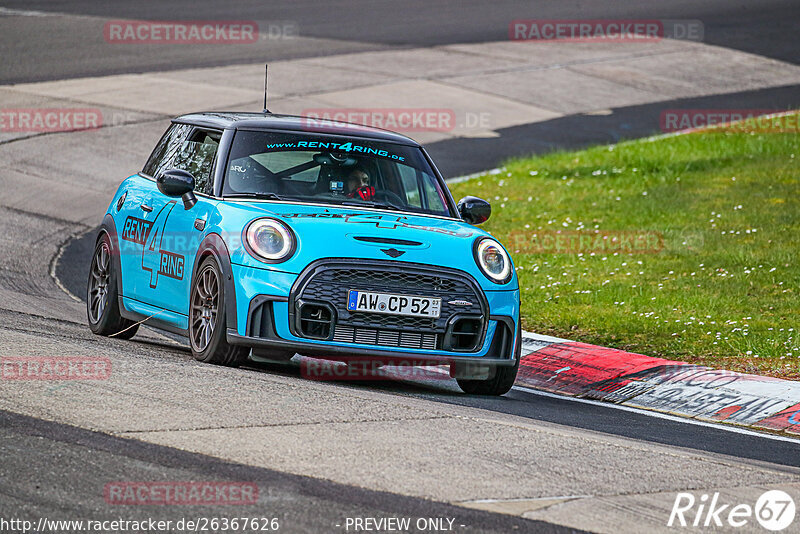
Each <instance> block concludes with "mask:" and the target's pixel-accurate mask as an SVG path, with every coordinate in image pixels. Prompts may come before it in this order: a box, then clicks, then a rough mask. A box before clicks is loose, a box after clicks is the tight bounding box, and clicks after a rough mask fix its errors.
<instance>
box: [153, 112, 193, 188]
mask: <svg viewBox="0 0 800 534" xmlns="http://www.w3.org/2000/svg"><path fill="white" fill-rule="evenodd" d="M191 129H192V127H191V126H189V125H188V124H172V125H170V127H169V128H167V131H166V132H165V133H164V135H163V137H161V140H160V141H159V142H158V144H157V145H156V148H155V150H153V153H152V154H150V159H148V160H147V163H146V164H145V166H144V169H142V172H143V173H144V174H147V175H149V176H152V177H153V178H156V177H157V176H158V175H159V174H161V173H162V172H164V171H166V170H168V169H171V168H172V167H173V165H172V162H173V161H174V160H175V155H176V154H177V152H178V151H179V150H180V148H181V146H182V145H183V142H184V140H185V139H186V136H187V135H189V132H190V131H191Z"/></svg>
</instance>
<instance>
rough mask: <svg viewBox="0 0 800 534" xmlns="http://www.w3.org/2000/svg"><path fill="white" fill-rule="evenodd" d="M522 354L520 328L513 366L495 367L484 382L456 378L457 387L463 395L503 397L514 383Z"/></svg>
mask: <svg viewBox="0 0 800 534" xmlns="http://www.w3.org/2000/svg"><path fill="white" fill-rule="evenodd" d="M520 354H522V329H521V328H520V330H519V332H518V333H517V349H516V354H515V355H514V357H515V358H514V359H515V360H516V361H515V362H514V365H513V366H512V365H509V366H504V367H499V366H498V367H495V368H494V369H493V371H494V373H491V372H490V373H489V375H490V376H489V378H487V379H485V380H472V379H466V378H458V379H456V381H457V382H458V386H459V387H460V388H461V390H462V391H463V392H464V393H469V394H470V395H495V396H497V395H504V394H506V393H508V392H509V390H510V389H511V386H513V385H514V381H515V380H516V379H517V370H519V357H520Z"/></svg>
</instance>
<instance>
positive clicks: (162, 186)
mask: <svg viewBox="0 0 800 534" xmlns="http://www.w3.org/2000/svg"><path fill="white" fill-rule="evenodd" d="M156 184H157V185H158V190H159V191H161V192H162V193H164V194H165V195H167V196H168V197H181V198H182V200H183V208H184V209H187V210H188V209H191V208H192V206H194V205H195V204H197V197H195V196H194V185H195V184H194V176H192V173H190V172H186V171H184V170H181V169H170V170H168V171H165V172H163V173H161V175H160V176H159V177H158V178H156Z"/></svg>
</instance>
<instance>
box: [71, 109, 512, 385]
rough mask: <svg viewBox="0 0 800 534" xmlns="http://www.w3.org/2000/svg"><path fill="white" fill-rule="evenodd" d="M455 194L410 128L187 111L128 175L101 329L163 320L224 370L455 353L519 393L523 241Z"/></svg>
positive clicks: (112, 213) (106, 241)
mask: <svg viewBox="0 0 800 534" xmlns="http://www.w3.org/2000/svg"><path fill="white" fill-rule="evenodd" d="M490 212H491V208H490V206H489V204H488V203H487V202H486V201H484V200H481V199H478V198H475V197H466V198H463V199H461V201H459V202H458V204H456V203H455V202H454V200H453V198H452V196H451V195H450V192H449V191H448V189H447V187H446V185H445V183H444V180H443V179H442V176H441V175H440V174H439V172H438V171H437V169H436V167H435V166H434V165H433V162H432V161H431V159H430V157H429V156H428V154H427V153H426V151H425V150H424V149H423V148H422V147H421V146H420V145H419V144H418V143H416V142H415V141H413V140H411V139H409V138H408V137H405V136H403V135H399V134H396V133H393V132H389V131H385V130H380V129H375V128H368V127H365V126H358V125H353V124H347V123H337V122H312V119H307V118H303V117H293V116H282V115H274V114H271V113H268V112H265V113H197V114H190V115H184V116H181V117H178V118H176V119H174V120H173V121H172V124H171V126H170V127H169V129H168V130H167V131H166V133H165V134H164V136H163V137H162V138H161V140H160V141H159V142H158V144H157V145H156V147H155V149H154V150H153V153H152V154H151V155H150V158H149V159H148V160H147V163H146V164H145V166H144V169H142V171H141V172H139V173H137V174H134V175H133V176H130V177H128V178H127V179H125V180H124V181H123V182H122V184H121V185H120V186H119V189H118V190H117V193H116V195H115V196H114V199H113V200H112V201H111V204H110V206H109V208H108V211H107V213H106V215H105V217H104V219H103V222H102V225H101V227H100V230H99V233H98V236H97V244H96V247H95V250H94V255H93V257H92V262H91V265H90V273H89V283H88V288H87V291H88V298H87V311H88V321H89V326H90V327H91V329H92V331H93V332H94V333H96V334H100V335H106V336H110V335H114V336H117V337H121V338H126V339H127V338H130V337H131V336H133V335H134V334H135V333H136V329H137V328H138V326H139V324H141V323H146V324H149V325H152V326H155V327H158V328H162V329H165V330H168V331H171V332H175V333H180V334H182V335H185V336H187V337H188V338H189V343H190V345H191V350H192V354H193V355H194V357H195V358H196V359H197V360H200V361H203V362H210V363H216V364H222V365H232V366H235V365H239V364H242V363H244V362H246V361H247V360H248V359H249V358H251V359H253V360H254V361H260V360H264V359H266V360H276V359H290V358H292V357H293V356H294V355H295V354H296V353H299V354H302V355H306V356H311V357H316V358H322V359H326V360H339V361H352V360H361V361H365V360H366V361H369V362H371V363H378V365H383V364H386V365H440V364H449V365H450V375H451V376H452V377H454V378H456V380H457V381H458V384H459V385H460V387H461V388H462V389H463V390H464V391H465V392H467V393H472V394H485V395H502V394H503V393H506V392H507V391H508V390H509V389H510V388H511V386H512V385H513V383H514V379H515V377H516V374H517V369H518V367H519V356H520V346H521V337H520V333H521V329H520V324H519V286H518V284H517V277H516V274H515V272H514V266H513V264H512V262H511V258H510V257H509V255H508V253H507V252H506V250H505V249H504V248H503V246H502V245H501V244H500V243H498V242H497V241H496V240H495V239H493V238H492V236H491V235H489V234H488V233H486V232H485V231H482V230H480V229H478V228H477V227H476V226H475V225H478V224H480V223H482V222H484V221H485V220H486V219H487V218H488V217H489V214H490Z"/></svg>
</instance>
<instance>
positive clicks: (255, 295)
mask: <svg viewBox="0 0 800 534" xmlns="http://www.w3.org/2000/svg"><path fill="white" fill-rule="evenodd" d="M328 261H329V262H330V261H332V260H328ZM391 266H392V267H393V268H394V269H401V268H402V266H401V265H399V263H392V264H391ZM311 267H312V266H310V267H309V269H311ZM412 267H413V266H412ZM233 268H234V273H233V275H234V277H233V279H234V283H235V285H236V303H237V306H236V307H237V319H238V320H237V321H236V324H235V325H232V324H229V328H228V331H227V339H228V342H229V343H231V344H234V345H241V346H248V347H252V348H262V349H267V350H272V351H292V352H297V353H300V354H303V355H308V356H318V357H322V358H325V359H333V360H351V359H361V360H363V359H369V360H373V361H374V360H380V361H385V362H386V363H391V362H395V363H398V362H399V363H403V362H405V363H410V362H415V363H413V365H425V363H421V362H429V363H430V364H441V363H460V362H465V363H467V362H469V363H474V364H485V365H491V366H506V365H507V366H513V365H514V364H515V363H516V354H517V353H518V347H517V343H518V341H517V339H518V334H519V291H518V290H516V289H515V290H500V291H497V290H483V289H480V288H479V287H477V284H475V282H474V281H471V283H472V284H475V286H476V289H477V291H478V292H479V295H477V296H478V297H479V298H480V300H481V308H482V309H481V310H479V312H480V313H482V314H483V315H482V317H483V324H484V328H483V332H482V333H481V337H480V343H479V344H478V345H477V346H475V347H474V348H473V349H470V350H468V351H464V350H460V351H455V350H446V349H449V346H448V345H447V344H445V343H442V342H441V341H442V340H443V339H445V336H440V338H439V339H440V342H439V343H438V344H437V346H436V348H435V349H432V348H430V347H426V348H421V347H420V348H411V347H409V346H408V345H407V346H387V344H385V343H382V344H377V343H376V344H373V343H359V342H358V340H356V342H352V341H347V342H341V341H340V340H339V336H337V338H336V339H334V334H333V333H331V335H330V336H329V337H328V338H327V339H313V338H309V337H307V336H304V335H303V334H302V333H301V332H298V328H297V326H296V325H297V321H296V317H295V316H294V315H295V314H296V312H297V303H298V302H301V301H302V297H303V295H302V294H300V295H298V288H302V287H306V286H304V284H305V283H306V282H307V279H308V278H307V277H304V276H303V274H301V275H299V276H298V275H293V274H290V273H276V272H274V271H271V272H269V273H268V272H265V271H264V270H260V269H253V268H249V267H244V266H239V265H234V266H233ZM403 272H407V271H403ZM438 272H439V273H440V272H441V271H438ZM342 289H343V291H346V289H350V288H349V287H347V288H344V287H343V288H342ZM409 291H413V289H409ZM414 294H419V293H414ZM320 296H322V297H324V295H321V293H319V292H317V294H316V297H317V298H320ZM434 296H438V295H434ZM339 311H340V316H341V317H340V316H337V317H336V319H335V322H334V324H335V325H336V324H338V321H339V319H342V320H343V322H344V323H347V322H348V320H350V321H351V322H350V324H352V319H353V318H352V317H348V316H347V314H346V312H344V313H342V312H341V310H339ZM384 317H385V316H384ZM378 319H381V318H378ZM376 323H377V321H376ZM373 326H374V327H375V328H384V327H383V326H381V325H378V324H376V325H371V324H364V325H358V324H356V325H355V327H356V328H362V330H361V331H362V332H363V328H370V327H373ZM434 326H435V327H436V326H438V327H439V328H440V330H439V332H440V333H441V332H443V330H441V328H443V326H442V325H434ZM386 328H391V326H386ZM382 332H384V333H386V332H385V330H382Z"/></svg>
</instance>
